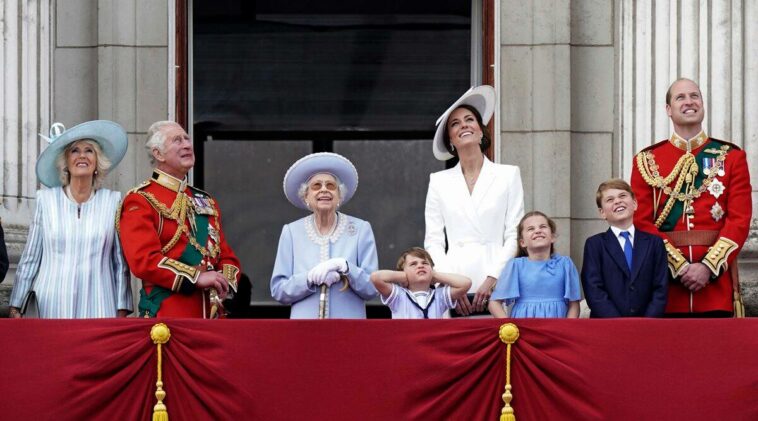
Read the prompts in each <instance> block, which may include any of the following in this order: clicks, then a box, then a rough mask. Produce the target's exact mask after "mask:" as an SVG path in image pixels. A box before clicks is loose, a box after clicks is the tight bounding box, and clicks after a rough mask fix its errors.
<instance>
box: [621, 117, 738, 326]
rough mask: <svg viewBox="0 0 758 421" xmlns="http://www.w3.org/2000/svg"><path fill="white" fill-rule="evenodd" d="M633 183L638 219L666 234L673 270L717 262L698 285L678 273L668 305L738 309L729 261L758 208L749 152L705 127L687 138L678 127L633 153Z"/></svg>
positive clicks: (674, 309)
mask: <svg viewBox="0 0 758 421" xmlns="http://www.w3.org/2000/svg"><path fill="white" fill-rule="evenodd" d="M688 145H689V149H690V151H691V152H690V154H688V153H687V149H688ZM631 185H632V190H633V191H634V193H635V196H636V199H637V203H638V205H639V206H638V209H637V212H636V213H635V215H634V224H635V226H636V227H637V228H639V229H641V230H643V231H648V232H651V233H657V234H658V235H659V236H661V238H663V239H664V243H665V244H666V249H667V253H668V261H669V269H670V271H671V274H672V276H673V278H677V277H678V276H679V275H681V273H682V270H683V269H684V268H685V267H686V266H687V265H688V264H689V263H694V262H701V263H703V264H705V265H706V266H707V267H708V268H709V269H710V270H711V274H712V276H711V281H710V282H709V283H708V284H707V285H706V286H705V288H703V289H701V290H699V291H697V292H694V293H693V292H690V290H689V289H687V288H686V287H685V286H684V285H683V284H682V283H681V282H680V280H679V279H674V280H672V281H671V283H670V286H669V293H668V294H669V296H668V305H667V306H666V313H692V312H694V313H702V312H707V311H717V310H721V311H729V312H731V311H733V303H732V298H733V289H732V277H731V274H730V273H729V270H728V268H729V265H730V264H731V263H732V262H734V259H735V258H736V257H737V255H738V254H739V251H740V249H741V248H742V245H743V244H744V243H745V240H746V238H747V235H748V231H749V229H750V218H751V215H752V200H751V187H750V175H749V173H748V167H747V160H746V157H745V152H744V151H742V150H741V149H740V148H739V147H737V146H736V145H733V144H731V143H728V142H724V141H721V140H717V139H711V138H708V137H707V136H706V135H705V134H704V133H702V132H701V133H700V134H699V135H698V136H696V137H695V138H693V139H690V140H689V141H687V140H684V139H682V138H681V137H679V136H678V135H676V134H674V135H673V136H672V137H671V139H669V140H665V141H662V142H659V143H656V144H655V145H653V146H651V147H649V148H647V149H644V150H643V151H641V152H640V153H639V154H638V155H637V156H636V157H635V159H634V164H633V168H632V180H631ZM677 187H678V188H677ZM672 196H673V197H672ZM685 243H690V244H691V245H682V244H685ZM692 243H696V244H692ZM705 243H707V244H705ZM677 244H678V246H677Z"/></svg>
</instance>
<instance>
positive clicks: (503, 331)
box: [500, 323, 519, 421]
mask: <svg viewBox="0 0 758 421" xmlns="http://www.w3.org/2000/svg"><path fill="white" fill-rule="evenodd" d="M518 336H519V332H518V327H516V325H515V324H513V323H506V324H504V325H502V326H500V340H501V341H503V343H505V346H506V351H505V393H503V402H505V406H503V410H502V411H500V421H516V415H514V413H513V407H511V400H512V399H513V395H512V394H511V345H513V344H514V343H515V342H516V340H518Z"/></svg>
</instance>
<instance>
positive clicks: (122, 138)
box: [36, 120, 128, 187]
mask: <svg viewBox="0 0 758 421" xmlns="http://www.w3.org/2000/svg"><path fill="white" fill-rule="evenodd" d="M40 136H42V135H40ZM42 137H43V138H45V139H47V141H48V142H50V145H48V147H47V148H46V149H45V150H44V151H43V152H42V154H41V155H40V157H39V159H37V167H36V170H37V178H38V179H39V181H40V183H42V184H44V185H46V186H47V187H57V186H61V185H63V183H62V182H61V179H60V175H59V172H58V168H57V167H56V160H57V159H58V156H59V155H60V154H61V152H62V151H63V150H64V149H66V146H68V145H70V144H71V143H73V142H76V141H78V140H84V139H92V140H94V141H95V142H97V144H98V145H99V146H100V149H102V151H103V154H105V156H106V157H107V158H108V160H109V161H111V168H110V169H111V170H113V168H115V167H116V165H118V163H119V162H121V160H122V159H123V158H124V155H125V154H126V148H127V146H128V139H127V137H126V130H124V128H123V127H121V125H119V124H118V123H114V122H113V121H109V120H94V121H88V122H86V123H82V124H79V125H76V126H74V127H72V128H70V129H68V130H66V127H65V126H64V125H63V124H61V123H55V124H53V125H52V127H50V137H46V136H42Z"/></svg>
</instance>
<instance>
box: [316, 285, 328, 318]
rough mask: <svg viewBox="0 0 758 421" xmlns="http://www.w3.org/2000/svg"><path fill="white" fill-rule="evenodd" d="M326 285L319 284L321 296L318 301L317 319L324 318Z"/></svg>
mask: <svg viewBox="0 0 758 421" xmlns="http://www.w3.org/2000/svg"><path fill="white" fill-rule="evenodd" d="M326 288H327V287H326V285H325V284H321V295H320V296H319V299H318V318H319V319H325V318H326Z"/></svg>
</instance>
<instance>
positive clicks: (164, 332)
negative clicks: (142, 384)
mask: <svg viewBox="0 0 758 421" xmlns="http://www.w3.org/2000/svg"><path fill="white" fill-rule="evenodd" d="M170 338H171V331H170V330H169V329H168V326H166V325H165V324H163V323H158V324H156V325H153V328H152V329H150V339H152V340H153V343H154V344H155V345H156V347H157V348H158V381H156V382H155V397H156V398H157V399H158V403H156V404H155V406H154V407H153V421H168V410H167V409H166V405H164V404H163V399H165V398H166V392H165V391H164V390H163V373H162V370H161V363H162V362H163V356H162V355H161V345H163V344H165V343H166V342H168V340H169V339H170Z"/></svg>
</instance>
